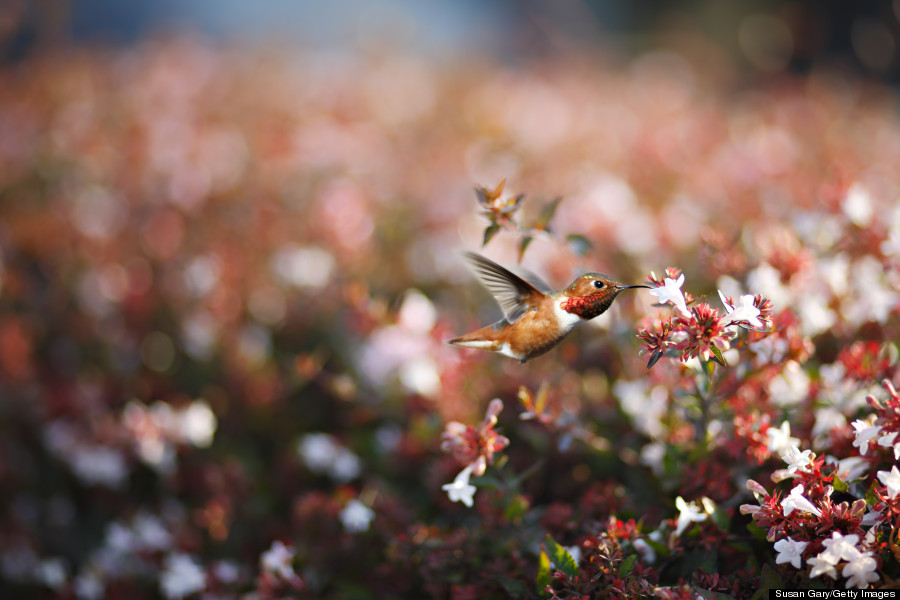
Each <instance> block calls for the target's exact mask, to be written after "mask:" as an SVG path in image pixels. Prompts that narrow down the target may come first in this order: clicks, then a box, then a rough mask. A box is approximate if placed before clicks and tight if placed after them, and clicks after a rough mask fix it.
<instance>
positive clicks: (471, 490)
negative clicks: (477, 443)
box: [441, 465, 476, 508]
mask: <svg viewBox="0 0 900 600" xmlns="http://www.w3.org/2000/svg"><path fill="white" fill-rule="evenodd" d="M471 475H472V465H469V466H468V467H466V468H465V469H463V470H462V471H460V472H459V475H457V476H456V479H454V480H453V482H452V483H445V484H444V485H442V486H441V489H442V490H444V491H445V492H447V497H448V498H450V501H451V502H462V503H463V504H465V505H466V506H468V507H470V508H471V507H472V504H474V499H473V498H474V496H475V490H476V487H475V486H474V485H472V484H470V483H469V477H470V476H471Z"/></svg>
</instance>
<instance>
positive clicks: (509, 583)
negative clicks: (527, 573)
mask: <svg viewBox="0 0 900 600" xmlns="http://www.w3.org/2000/svg"><path fill="white" fill-rule="evenodd" d="M499 582H500V585H501V586H503V589H504V591H506V593H507V594H508V595H509V597H510V598H527V597H528V595H529V594H528V586H527V585H525V583H523V582H522V581H521V580H519V579H510V578H508V577H501V578H500V579H499Z"/></svg>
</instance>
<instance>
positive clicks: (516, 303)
mask: <svg viewBox="0 0 900 600" xmlns="http://www.w3.org/2000/svg"><path fill="white" fill-rule="evenodd" d="M466 259H468V261H469V263H470V264H471V265H472V268H473V269H474V270H475V274H476V275H478V279H479V280H481V283H483V284H484V286H485V287H486V288H487V289H488V291H490V292H491V294H492V295H493V296H494V298H495V299H496V300H497V304H499V305H500V308H501V309H503V314H504V315H506V320H507V321H509V322H510V323H512V322H513V321H515V320H516V319H518V318H519V317H521V316H522V315H523V314H524V313H525V311H527V310H528V309H530V308H535V307H537V306H538V305H539V304H540V303H541V301H542V300H543V299H544V298H545V297H546V294H544V292H542V291H541V290H539V289H537V288H536V287H535V286H533V285H532V284H530V283H528V282H527V281H525V280H524V279H522V278H521V277H519V276H518V275H516V274H515V273H513V272H511V271H509V270H508V269H505V268H504V267H501V266H500V265H498V264H497V263H495V262H494V261H492V260H490V259H487V258H485V257H483V256H481V255H480V254H475V253H474V252H466ZM538 281H540V280H539V279H538ZM541 284H543V287H546V286H547V284H545V283H543V282H541Z"/></svg>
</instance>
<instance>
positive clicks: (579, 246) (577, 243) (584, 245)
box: [566, 233, 594, 256]
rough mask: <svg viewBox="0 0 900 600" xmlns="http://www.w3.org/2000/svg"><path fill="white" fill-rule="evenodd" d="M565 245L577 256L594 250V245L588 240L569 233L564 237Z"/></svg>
mask: <svg viewBox="0 0 900 600" xmlns="http://www.w3.org/2000/svg"><path fill="white" fill-rule="evenodd" d="M566 244H568V245H569V246H571V247H572V252H574V253H575V254H577V255H578V256H584V255H585V254H587V253H588V252H590V251H591V250H593V249H594V245H593V244H592V243H591V242H590V240H589V239H587V238H586V237H584V236H583V235H580V234H577V233H570V234H569V235H567V236H566Z"/></svg>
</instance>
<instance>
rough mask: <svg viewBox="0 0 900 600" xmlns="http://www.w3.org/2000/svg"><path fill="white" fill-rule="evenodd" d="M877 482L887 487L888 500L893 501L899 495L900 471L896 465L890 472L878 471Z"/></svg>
mask: <svg viewBox="0 0 900 600" xmlns="http://www.w3.org/2000/svg"><path fill="white" fill-rule="evenodd" d="M878 481H880V482H881V483H883V484H884V485H885V486H887V494H888V498H890V499H891V500H893V499H894V498H896V497H897V494H900V471H898V470H897V465H894V466H893V467H891V470H890V471H878Z"/></svg>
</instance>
